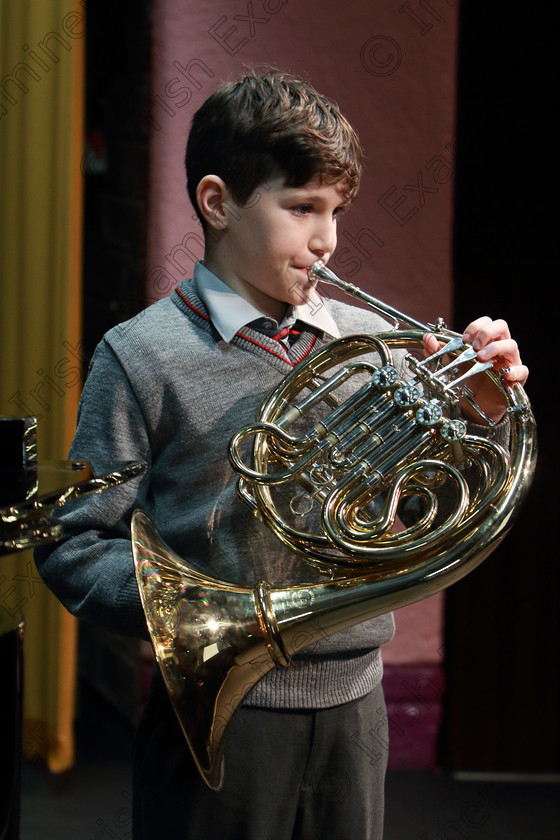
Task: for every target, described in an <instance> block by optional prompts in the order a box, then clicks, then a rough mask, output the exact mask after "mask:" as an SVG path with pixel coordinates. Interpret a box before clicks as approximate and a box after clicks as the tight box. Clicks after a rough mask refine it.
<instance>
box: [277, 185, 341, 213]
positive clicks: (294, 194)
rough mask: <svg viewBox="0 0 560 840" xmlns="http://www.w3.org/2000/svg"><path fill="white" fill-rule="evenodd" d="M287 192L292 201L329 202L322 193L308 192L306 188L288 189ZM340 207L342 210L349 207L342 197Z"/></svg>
mask: <svg viewBox="0 0 560 840" xmlns="http://www.w3.org/2000/svg"><path fill="white" fill-rule="evenodd" d="M286 192H287V198H289V199H290V200H292V201H322V202H326V201H327V199H326V198H325V196H324V195H323V194H322V193H317V192H307V191H306V190H305V187H287V188H286ZM338 206H339V207H340V208H344V207H348V202H347V201H346V200H345V198H344V196H342V195H341V196H340V204H339V205H338Z"/></svg>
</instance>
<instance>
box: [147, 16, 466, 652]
mask: <svg viewBox="0 0 560 840" xmlns="http://www.w3.org/2000/svg"><path fill="white" fill-rule="evenodd" d="M154 33H155V37H154V50H153V62H154V70H153V99H152V150H151V187H150V190H151V196H150V204H151V222H150V230H149V243H148V249H149V250H148V253H149V263H148V264H149V266H150V271H149V273H148V281H147V282H148V286H147V297H148V299H149V300H154V299H156V298H157V297H161V296H164V295H167V294H169V293H170V291H171V290H172V288H173V287H174V285H175V284H176V283H177V282H178V281H179V280H181V279H182V278H183V277H185V276H189V275H190V273H191V271H192V266H193V263H194V260H195V259H197V258H199V257H200V256H202V238H201V233H200V228H199V226H198V223H197V222H196V221H194V220H193V218H192V209H191V207H190V205H189V203H188V199H187V195H186V190H185V175H184V170H183V152H184V145H185V141H186V137H187V134H188V129H189V124H190V120H191V117H192V114H193V113H194V111H195V110H196V109H197V108H198V106H199V105H200V104H201V103H202V102H203V101H204V99H206V97H207V96H208V95H209V94H210V93H211V92H212V91H213V90H214V89H215V88H216V87H217V86H218V85H219V84H220V83H221V82H222V80H224V79H227V78H237V77H238V76H239V75H240V73H241V72H242V68H243V66H248V65H252V64H259V65H262V64H268V65H273V66H276V67H280V68H281V69H284V70H288V71H291V72H293V73H294V74H296V75H298V74H301V75H304V76H305V77H306V78H308V79H309V80H310V81H311V82H312V83H313V84H314V85H315V86H316V87H317V88H318V89H319V90H320V91H321V92H323V93H325V94H327V95H329V96H331V97H332V98H334V99H336V100H337V101H338V103H339V104H340V106H341V108H342V110H343V112H344V113H345V114H346V116H347V117H348V118H349V119H350V121H351V122H352V123H353V125H354V126H355V127H356V128H357V130H358V132H359V134H360V138H361V140H362V143H363V145H364V148H365V153H366V161H367V165H366V171H365V176H364V180H363V183H362V190H361V195H360V197H359V199H358V201H357V202H356V204H355V205H354V207H353V208H352V210H351V212H350V213H348V214H346V215H345V216H344V217H343V219H342V221H341V225H340V233H339V246H338V250H337V253H336V254H335V255H334V257H333V258H332V260H331V263H330V265H331V267H333V269H334V270H335V271H336V272H337V273H338V274H339V275H340V276H341V277H343V278H345V279H347V280H351V281H352V282H354V283H357V284H358V285H360V286H361V287H362V288H364V289H366V290H367V291H369V292H371V293H372V294H375V295H376V296H377V297H380V298H383V299H385V300H387V301H388V302H389V303H391V304H392V305H394V306H396V307H397V308H399V309H401V310H402V311H405V312H408V313H410V314H411V315H414V316H415V317H416V318H419V319H421V320H433V319H435V317H437V316H438V315H442V316H443V317H445V318H447V319H448V320H449V317H450V312H451V305H452V282H451V225H452V186H453V184H452V171H453V169H452V166H453V164H452V161H453V155H452V151H453V145H454V119H455V61H456V35H457V10H456V6H455V0H429V2H422V3H420V0H377V2H375V3H372V2H371V0H367V2H366V0H361V2H350V3H343V2H341V0H300V2H295V0H252V2H247V0H227V1H226V0H221V2H211V3H194V2H192V0H156V2H155V12H154ZM398 623H399V632H398V636H397V639H396V640H395V641H394V642H392V643H391V645H389V646H387V650H386V655H385V660H386V662H399V663H402V662H418V661H421V662H440V661H441V659H440V654H441V598H440V597H438V596H436V597H434V598H431V599H429V600H428V601H426V602H424V603H423V604H420V605H416V606H413V607H409V608H406V609H405V610H402V611H400V615H399V617H398Z"/></svg>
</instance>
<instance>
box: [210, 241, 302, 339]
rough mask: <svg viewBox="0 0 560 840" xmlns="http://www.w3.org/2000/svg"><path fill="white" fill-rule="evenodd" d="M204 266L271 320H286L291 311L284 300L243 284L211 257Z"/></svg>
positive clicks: (279, 321)
mask: <svg viewBox="0 0 560 840" xmlns="http://www.w3.org/2000/svg"><path fill="white" fill-rule="evenodd" d="M202 264H203V265H204V267H205V268H206V269H208V271H211V272H212V274H214V275H215V276H216V277H218V279H219V280H221V281H222V283H225V284H226V286H229V288H230V289H232V290H233V291H234V292H235V293H236V294H238V295H239V297H242V298H243V299H244V300H246V301H248V302H249V303H250V304H252V305H253V306H254V307H255V308H256V309H258V310H259V312H262V314H263V315H266V316H268V317H269V318H274V320H275V321H277V322H278V323H279V324H280V323H281V322H282V320H283V319H284V317H285V315H286V313H287V312H288V309H289V304H288V303H286V302H285V301H282V300H276V299H275V298H271V297H269V296H268V295H265V294H263V293H262V292H260V291H259V290H258V289H255V288H254V287H253V286H248V285H246V284H244V283H242V282H241V281H240V280H239V279H238V278H237V277H236V276H235V275H234V274H233V273H231V272H229V271H228V270H227V267H224V266H223V265H222V264H221V263H220V261H216V260H214V259H212V256H211V255H205V257H204V260H202Z"/></svg>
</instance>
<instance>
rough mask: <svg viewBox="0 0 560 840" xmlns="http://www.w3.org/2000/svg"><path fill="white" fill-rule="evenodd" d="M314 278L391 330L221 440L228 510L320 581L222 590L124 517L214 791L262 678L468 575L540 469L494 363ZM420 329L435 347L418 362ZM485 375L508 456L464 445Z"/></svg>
mask: <svg viewBox="0 0 560 840" xmlns="http://www.w3.org/2000/svg"><path fill="white" fill-rule="evenodd" d="M311 274H312V276H313V277H314V278H315V279H316V280H318V281H323V282H327V283H331V284H334V285H335V286H337V287H339V288H341V289H343V290H344V291H345V292H347V293H349V294H351V295H353V296H354V297H357V298H359V299H360V300H362V301H364V302H365V303H367V305H368V306H369V307H371V308H372V309H375V310H377V311H378V312H380V313H382V314H383V315H384V316H385V317H386V318H388V319H389V320H390V321H392V323H393V328H392V329H390V330H388V331H387V332H384V333H382V334H379V335H375V336H371V335H354V336H349V337H346V338H342V339H339V340H336V341H333V342H332V343H330V344H328V345H327V346H325V347H324V348H322V349H320V350H318V351H317V352H316V353H314V354H313V355H311V356H310V357H309V358H308V359H307V360H306V361H305V362H303V363H300V364H299V365H297V366H296V367H295V368H294V370H293V371H292V372H291V373H290V374H289V375H288V376H287V377H286V378H285V379H284V380H282V382H281V383H280V384H279V385H278V386H277V387H276V388H275V389H273V390H272V391H271V392H270V394H269V395H268V396H267V397H266V398H265V399H264V401H263V402H262V404H261V407H260V410H259V412H258V416H257V418H256V420H255V422H254V423H252V424H251V425H249V426H247V427H245V428H244V429H241V430H240V431H239V432H238V433H237V434H236V435H235V436H234V438H233V439H232V441H231V443H230V447H229V458H230V461H231V464H232V466H233V468H234V470H236V472H237V473H238V474H239V482H238V488H239V495H240V497H241V498H242V499H244V500H245V502H246V503H247V504H249V505H250V506H251V508H252V509H253V510H254V512H255V514H256V515H257V516H258V517H260V518H261V519H262V520H263V522H264V523H265V524H266V525H267V526H268V527H269V528H271V529H272V531H273V532H274V533H275V534H276V535H277V536H278V537H279V539H280V540H282V542H283V543H285V545H286V546H287V547H288V548H289V549H291V550H293V551H295V552H298V553H299V554H301V555H302V556H303V557H304V559H305V560H306V561H307V562H309V563H311V564H312V565H313V566H314V567H316V568H317V569H319V570H320V571H321V572H323V573H324V580H321V581H320V582H314V583H309V584H305V585H303V586H301V585H300V586H285V587H274V588H273V587H271V586H270V585H269V584H267V583H266V582H265V581H262V582H259V583H258V584H257V585H255V586H249V585H244V584H242V583H240V584H232V583H227V582H224V581H222V580H218V579H216V578H214V577H212V576H211V575H210V574H208V573H207V572H202V571H201V570H199V569H197V568H195V567H194V566H192V565H190V564H189V563H187V562H185V561H184V560H183V559H182V558H181V557H179V556H177V555H176V554H175V553H174V552H173V551H172V550H171V549H170V548H169V547H168V546H167V545H166V544H165V543H164V541H163V540H162V538H161V536H160V534H159V532H158V531H157V528H156V526H155V525H154V523H153V522H152V521H151V520H150V518H149V517H148V516H147V515H146V514H145V513H144V512H143V511H141V510H137V511H135V513H134V515H133V519H132V545H133V554H134V563H135V568H136V575H137V580H138V586H139V590H140V595H141V598H142V603H143V607H144V611H145V614H146V619H147V624H148V628H149V631H150V635H151V638H152V642H153V646H154V650H155V655H156V658H157V662H158V664H159V667H160V669H161V673H162V675H163V678H164V681H165V683H166V687H167V689H168V692H169V696H170V698H171V701H172V704H173V707H174V709H175V712H176V714H177V717H178V720H179V722H180V724H181V727H182V729H183V732H184V734H185V737H186V740H187V742H188V745H189V747H190V750H191V752H192V755H193V758H194V761H195V762H196V765H197V767H198V769H199V771H200V774H201V776H202V778H203V779H204V781H205V782H206V784H207V785H208V786H209V787H210V788H212V789H215V790H218V789H219V788H220V786H221V784H222V780H223V772H224V768H223V755H222V753H223V747H224V744H225V742H226V740H227V737H228V732H229V731H230V727H231V726H234V725H235V717H234V713H235V710H236V709H237V708H238V706H239V705H240V704H241V702H242V701H243V698H244V697H245V696H246V694H247V693H248V692H249V690H250V689H251V688H252V687H253V686H254V685H255V684H256V683H257V682H258V680H260V679H261V678H262V677H263V676H264V675H265V674H266V673H267V672H268V671H270V670H271V669H272V668H274V667H276V666H288V665H289V662H290V658H291V657H292V656H293V655H294V654H295V653H297V652H298V651H300V650H302V649H303V648H305V647H306V646H307V645H309V644H311V643H312V642H314V641H317V640H319V639H321V638H325V637H328V636H330V635H332V634H334V633H336V632H338V631H340V630H344V629H345V628H347V627H350V626H352V625H354V624H358V623H359V622H362V621H365V620H367V619H370V618H372V617H374V616H376V615H381V614H382V613H385V612H388V611H390V610H393V609H396V608H399V607H403V606H406V605H408V604H411V603H414V602H416V601H419V600H421V599H423V598H426V597H428V596H430V595H433V594H435V593H436V592H439V591H440V590H442V589H444V588H445V587H447V586H449V585H450V584H452V583H454V582H455V581H457V580H459V579H460V578H462V577H464V576H465V575H466V574H467V573H468V572H470V571H471V570H472V569H474V568H475V567H476V566H477V565H478V564H479V563H481V562H482V561H483V560H484V559H485V558H486V557H487V556H488V555H489V554H490V552H491V551H493V550H494V549H495V548H496V547H497V545H498V544H499V543H500V542H501V540H503V538H504V537H505V535H506V534H507V532H508V531H509V529H510V528H511V526H512V524H513V520H514V516H515V513H516V511H517V510H518V508H519V505H520V503H521V501H522V499H523V497H524V496H525V494H526V491H527V489H528V487H529V484H530V481H531V476H532V473H533V470H534V465H535V460H536V429H535V420H534V417H533V413H532V410H531V406H530V403H529V400H528V398H527V396H526V394H525V391H524V390H523V388H522V387H521V386H520V385H518V384H515V385H513V386H507V385H506V384H505V383H504V382H503V379H502V377H501V375H500V372H499V370H498V371H496V370H494V368H495V367H496V364H495V363H493V362H488V363H485V364H482V363H480V362H478V361H477V360H476V354H475V352H474V350H473V349H472V347H470V346H468V345H464V344H463V342H462V339H461V337H460V336H459V335H457V334H456V333H452V332H451V331H450V330H447V329H446V328H445V326H444V325H443V324H442V323H441V322H438V323H437V324H435V325H424V324H421V323H420V322H418V321H415V320H414V319H412V318H410V317H408V316H406V315H403V313H401V312H399V311H398V310H395V309H393V308H392V307H390V306H387V305H386V304H384V303H381V302H380V301H378V300H376V299H375V298H372V297H371V296H370V295H367V294H366V293H365V292H363V291H361V290H360V289H358V288H357V287H356V286H354V285H352V284H349V283H346V282H345V281H343V280H341V279H339V278H338V277H336V275H334V274H333V273H332V272H331V271H330V270H329V269H327V268H326V267H325V266H324V265H323V264H322V263H321V262H320V261H319V263H316V264H315V266H313V268H312V269H311ZM402 327H407V328H406V329H402ZM426 332H430V333H433V334H435V335H436V337H437V338H438V340H439V341H440V342H442V343H443V346H442V348H441V350H439V351H438V352H437V353H435V354H434V355H433V356H431V357H429V358H427V359H426V358H424V357H423V355H422V352H421V351H422V338H423V336H424V334H425V333H426ZM480 372H484V374H485V375H486V376H488V377H490V379H491V381H492V383H493V384H494V386H495V387H496V388H497V389H498V391H499V392H500V394H501V396H502V398H503V401H504V404H505V406H506V411H507V414H508V416H509V420H510V424H509V425H510V435H509V446H504V445H501V444H500V443H498V442H496V441H495V440H492V439H491V436H490V437H485V438H483V437H479V436H476V435H472V434H470V433H469V431H468V428H467V424H466V423H465V422H464V420H463V419H462V417H461V411H460V404H461V400H468V401H469V402H471V404H472V405H473V407H474V408H475V409H476V410H477V411H479V413H480V415H481V422H482V423H485V422H486V421H487V418H485V417H484V416H483V413H482V412H481V411H480V409H478V407H477V406H476V402H475V401H474V400H473V396H472V394H471V392H470V391H469V389H468V381H469V378H470V377H471V376H472V375H473V374H475V373H480ZM354 383H355V385H354ZM353 386H354V387H353ZM339 391H340V392H341V393H342V394H343V396H342V397H339V394H338V393H337V392H339ZM349 391H351V394H350V396H348V392H349ZM323 409H325V410H324V411H323ZM308 416H310V417H311V420H310V421H309V423H307V426H305V424H306V420H307V417H308ZM302 425H303V426H304V428H303V429H302V428H301V427H302ZM410 507H412V508H414V510H415V513H414V515H411V514H410V511H408V513H407V508H410ZM310 511H313V514H312V515H315V512H317V514H316V516H315V518H316V519H317V520H318V522H319V523H320V525H319V527H317V529H316V530H313V529H312V528H311V527H310V525H309V522H308V517H307V513H308V512H310ZM303 522H305V524H301V523H303Z"/></svg>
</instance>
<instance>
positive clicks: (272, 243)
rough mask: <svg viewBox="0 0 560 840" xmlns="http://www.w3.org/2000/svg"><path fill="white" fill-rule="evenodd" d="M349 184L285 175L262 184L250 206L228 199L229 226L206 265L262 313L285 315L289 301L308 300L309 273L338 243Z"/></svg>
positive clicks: (275, 315) (248, 203) (206, 257)
mask: <svg viewBox="0 0 560 840" xmlns="http://www.w3.org/2000/svg"><path fill="white" fill-rule="evenodd" d="M343 188H344V184H343V183H342V182H339V183H337V184H320V183H319V181H318V180H312V181H310V182H309V183H307V184H305V185H304V186H302V187H286V186H285V185H284V180H283V178H277V179H274V180H272V181H271V182H270V183H265V184H261V186H259V187H258V188H257V189H256V190H255V192H254V193H253V195H252V196H251V198H250V199H249V201H248V202H247V205H246V206H245V207H240V206H239V205H237V204H236V203H235V202H234V201H233V200H232V199H231V198H230V199H228V201H227V209H228V221H227V230H226V231H225V232H224V233H222V234H220V236H219V240H218V241H216V242H215V244H214V245H212V244H210V247H209V248H207V253H206V255H205V260H204V262H205V265H206V266H207V268H208V269H209V270H210V271H212V272H213V273H214V274H216V275H217V276H218V277H219V278H220V279H221V280H223V281H224V282H225V283H227V284H228V286H230V287H231V288H233V289H234V290H235V291H236V292H237V293H238V294H240V295H241V296H242V297H244V298H246V299H247V300H249V301H250V302H251V303H253V304H254V305H255V306H256V307H257V308H258V309H259V310H260V311H261V312H263V313H264V314H266V315H270V316H271V317H274V318H277V319H278V320H281V318H282V317H283V315H284V313H285V311H286V305H287V304H292V305H294V306H296V305H301V304H304V303H306V302H307V301H308V300H309V299H310V297H311V295H312V292H313V289H314V284H312V283H310V281H309V276H308V272H309V269H310V267H311V266H312V265H313V263H314V262H316V260H318V259H322V260H323V261H324V262H325V263H326V262H327V260H328V259H329V257H330V256H331V254H332V252H333V251H334V249H335V246H336V223H337V216H338V215H339V213H340V212H341V210H342V209H343V208H344V206H345V199H344V190H343Z"/></svg>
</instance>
